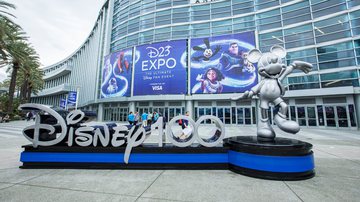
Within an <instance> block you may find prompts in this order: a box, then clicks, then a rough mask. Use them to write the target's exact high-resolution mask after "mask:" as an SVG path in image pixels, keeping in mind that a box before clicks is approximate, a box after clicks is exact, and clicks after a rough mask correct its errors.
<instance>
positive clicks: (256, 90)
mask: <svg viewBox="0 0 360 202" xmlns="http://www.w3.org/2000/svg"><path fill="white" fill-rule="evenodd" d="M263 85H264V80H262V81H261V82H260V83H258V84H256V86H254V87H252V88H251V90H250V91H248V90H247V91H245V92H244V94H242V95H240V96H237V97H232V98H231V100H234V101H235V100H239V99H244V98H252V97H253V96H254V95H257V94H258V93H259V92H260V89H261V87H262V86H263Z"/></svg>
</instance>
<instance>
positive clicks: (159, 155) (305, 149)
mask: <svg viewBox="0 0 360 202" xmlns="http://www.w3.org/2000/svg"><path fill="white" fill-rule="evenodd" d="M23 147H24V149H25V151H23V152H22V153H21V157H20V161H21V162H22V163H23V165H22V166H21V168H86V169H97V168H101V169H207V170H208V169H221V170H223V169H224V170H225V169H229V170H231V171H234V172H236V173H239V174H244V175H248V176H252V177H257V178H264V179H273V180H302V179H308V178H311V177H313V176H314V175H315V171H314V168H315V164H314V157H313V152H312V151H311V149H312V145H311V144H309V143H306V142H302V141H298V140H292V139H285V138H276V139H275V141H274V142H261V141H258V140H257V138H256V137H250V136H246V137H232V138H227V139H224V146H221V147H203V146H201V145H196V144H194V145H192V146H191V147H186V148H180V147H175V146H172V145H165V146H164V147H157V145H155V144H144V145H142V146H140V147H136V148H133V149H132V152H131V155H130V158H129V163H128V164H125V163H124V152H125V147H77V146H73V147H67V146H51V147H38V148H33V147H32V145H27V146H23Z"/></svg>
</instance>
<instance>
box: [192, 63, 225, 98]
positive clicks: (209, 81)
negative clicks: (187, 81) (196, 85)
mask: <svg viewBox="0 0 360 202" xmlns="http://www.w3.org/2000/svg"><path fill="white" fill-rule="evenodd" d="M224 78H225V77H224V75H223V74H222V73H221V72H220V71H219V70H218V69H216V68H214V67H210V68H209V69H207V70H206V71H205V74H203V75H202V74H199V75H198V76H197V77H196V81H199V82H201V89H202V90H203V93H221V92H222V90H223V85H222V84H221V80H223V79H224Z"/></svg>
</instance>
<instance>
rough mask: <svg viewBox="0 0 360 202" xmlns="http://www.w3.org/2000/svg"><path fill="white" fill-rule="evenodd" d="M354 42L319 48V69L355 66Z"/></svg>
mask: <svg viewBox="0 0 360 202" xmlns="http://www.w3.org/2000/svg"><path fill="white" fill-rule="evenodd" d="M352 48H353V44H352V42H351V41H350V42H344V43H339V44H334V45H329V46H323V47H319V48H317V52H318V60H319V68H320V69H329V68H336V67H346V66H353V65H355V59H354V52H353V49H352Z"/></svg>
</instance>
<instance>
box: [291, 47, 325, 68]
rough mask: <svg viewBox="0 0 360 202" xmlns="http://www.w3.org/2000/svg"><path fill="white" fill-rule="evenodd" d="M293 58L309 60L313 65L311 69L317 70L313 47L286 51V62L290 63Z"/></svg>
mask: <svg viewBox="0 0 360 202" xmlns="http://www.w3.org/2000/svg"><path fill="white" fill-rule="evenodd" d="M295 60H300V61H305V62H309V63H311V64H312V65H313V69H312V71H316V70H318V65H317V59H316V51H315V49H314V48H311V49H305V50H300V51H294V52H288V53H287V55H286V64H287V65H290V64H291V63H292V62H293V61H295ZM296 71H297V72H300V70H295V71H294V72H296Z"/></svg>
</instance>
